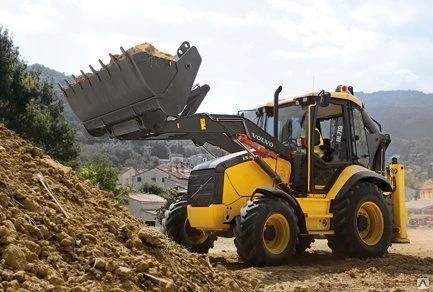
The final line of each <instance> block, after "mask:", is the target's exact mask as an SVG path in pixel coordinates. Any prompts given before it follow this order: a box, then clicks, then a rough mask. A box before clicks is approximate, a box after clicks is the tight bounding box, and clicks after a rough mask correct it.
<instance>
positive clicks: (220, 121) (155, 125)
mask: <svg viewBox="0 0 433 292" xmlns="http://www.w3.org/2000/svg"><path fill="white" fill-rule="evenodd" d="M121 50H122V53H123V56H124V57H123V58H116V57H113V55H111V56H112V62H111V63H110V64H108V65H105V64H104V63H102V62H101V66H102V68H101V70H99V71H96V70H94V69H93V67H90V68H91V70H92V72H93V74H88V75H85V74H84V73H83V76H84V78H77V79H76V82H75V83H74V84H70V83H68V84H67V87H65V88H64V87H61V88H62V90H63V92H64V94H65V96H66V98H67V100H68V102H69V103H70V105H71V107H72V109H73V111H74V112H75V114H76V115H77V116H78V118H79V119H80V120H81V121H82V122H83V124H84V126H85V128H86V129H87V131H88V132H89V133H90V134H91V135H93V136H97V137H99V136H104V135H106V136H109V137H111V138H117V139H120V140H155V139H157V140H161V139H162V140H191V141H193V142H194V143H195V145H197V146H202V145H204V144H206V143H209V144H212V145H215V146H217V147H220V148H222V149H224V150H225V151H227V152H228V153H229V154H228V155H226V156H223V157H219V158H216V159H214V160H211V161H208V162H205V163H202V164H200V165H198V166H196V167H195V168H194V169H193V170H192V172H191V175H190V177H189V182H188V190H187V199H186V200H185V201H179V202H176V203H174V204H172V205H171V206H170V207H169V209H168V210H167V211H166V213H165V218H164V220H163V227H164V230H165V233H166V234H167V236H168V237H170V238H171V239H173V240H174V241H175V242H177V243H179V244H181V245H183V246H185V247H186V248H187V249H188V250H190V251H191V252H196V253H207V252H208V250H209V249H210V248H211V247H213V244H214V241H215V240H216V239H217V237H218V236H222V237H234V238H235V239H234V242H235V245H236V248H237V252H238V254H239V256H240V258H241V259H242V260H243V261H244V262H245V263H247V264H248V265H253V266H266V265H280V264H285V263H289V262H290V258H291V256H292V255H294V254H296V253H298V254H300V253H303V252H304V251H305V250H306V249H308V248H309V247H310V244H311V243H312V242H313V241H314V240H315V238H319V237H320V238H327V240H328V244H329V247H330V248H331V250H332V252H333V253H334V254H335V255H336V256H338V257H343V258H345V257H357V258H370V257H381V256H383V255H384V254H386V253H387V252H388V248H389V247H390V245H391V243H393V242H394V243H408V242H409V239H408V236H407V232H406V221H407V215H406V209H405V186H404V167H403V165H401V164H399V163H398V161H397V160H396V159H395V158H393V159H392V162H391V163H390V164H389V165H388V166H386V165H385V160H386V158H385V151H386V149H387V147H388V145H389V143H390V141H391V139H390V136H389V135H387V134H383V133H382V129H381V125H380V124H379V123H378V122H376V121H375V120H374V119H373V118H372V117H370V115H369V114H368V113H367V111H366V109H365V108H364V106H363V104H362V103H361V101H360V100H359V99H358V98H356V97H355V96H354V93H353V88H352V87H350V86H349V87H347V86H339V87H338V88H337V90H335V92H326V91H324V90H322V91H320V92H313V93H308V94H305V95H302V96H299V97H295V98H291V99H285V100H280V99H279V94H280V92H281V87H279V88H278V89H277V90H276V91H275V94H274V100H273V102H269V103H268V104H266V105H264V106H261V107H258V108H257V109H254V110H246V111H240V112H239V113H238V114H237V115H220V114H206V113H196V111H197V109H198V107H199V105H200V103H201V102H202V100H203V99H204V97H205V96H206V94H207V93H208V91H209V89H210V87H209V86H208V85H202V86H199V85H195V86H193V84H194V80H195V77H196V75H197V72H198V69H199V66H200V64H201V57H200V55H199V53H198V50H197V48H195V47H192V46H190V44H189V43H188V42H184V43H183V44H182V45H181V46H180V47H179V49H178V50H177V54H176V56H175V57H174V60H167V59H162V58H159V57H157V56H153V55H151V54H148V53H146V52H138V53H135V54H129V53H128V52H127V51H125V50H123V48H121ZM227 102H229V101H227Z"/></svg>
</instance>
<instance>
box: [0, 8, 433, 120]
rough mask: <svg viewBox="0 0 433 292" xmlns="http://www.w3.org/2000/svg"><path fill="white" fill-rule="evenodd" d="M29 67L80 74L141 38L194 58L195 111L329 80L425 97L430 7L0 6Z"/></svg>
mask: <svg viewBox="0 0 433 292" xmlns="http://www.w3.org/2000/svg"><path fill="white" fill-rule="evenodd" d="M0 3H1V5H0V25H3V26H4V27H5V28H7V29H8V30H9V31H10V33H11V35H12V37H13V40H14V43H15V44H16V45H17V46H18V47H19V49H20V53H21V55H22V57H23V59H24V60H26V61H27V62H28V63H29V64H32V63H40V64H43V65H45V66H48V67H50V68H53V69H55V70H57V71H60V72H65V73H67V74H75V75H79V71H80V69H83V70H85V71H88V68H89V67H88V65H89V64H92V65H93V66H94V67H95V68H98V62H97V60H98V59H100V58H101V59H102V60H104V61H106V62H108V60H109V57H108V53H110V52H111V53H113V54H114V53H120V50H119V47H120V46H123V47H124V48H125V49H127V48H129V47H131V46H134V45H136V44H139V43H143V42H146V41H147V42H150V43H152V44H153V45H155V46H156V47H157V48H158V49H160V50H162V51H166V52H168V53H171V54H175V52H176V50H177V48H178V47H179V45H180V44H181V43H182V42H183V41H185V40H187V41H189V42H190V43H191V45H193V46H196V47H197V48H198V50H199V52H200V55H201V56H202V59H203V61H202V65H201V68H200V70H199V74H198V76H197V78H196V81H195V82H196V83H199V84H209V85H210V87H211V90H210V92H209V94H208V96H207V97H206V99H205V101H204V102H203V104H202V106H201V108H200V111H202V112H212V113H233V112H235V111H237V110H240V109H248V108H253V107H256V106H259V105H261V104H263V103H265V102H266V101H269V100H272V97H273V92H274V91H275V89H276V88H277V87H278V85H282V86H283V92H282V94H281V96H282V97H283V98H286V97H290V96H293V95H300V94H302V93H305V92H310V91H312V90H317V91H318V90H321V89H325V90H328V91H332V90H334V89H335V87H336V86H337V85H338V84H348V85H352V86H353V87H354V89H355V91H357V90H358V91H364V92H373V91H379V90H392V89H414V90H421V91H424V92H433V17H432V16H431V13H432V11H433V1H430V0H417V1H398V0H394V1H380V0H374V1H370V0H364V1H355V0H349V1H341V0H327V1H320V0H317V1H289V0H263V1H259V0H249V1H248V0H238V1H235V0H231V1H230V0H218V1H205V0H201V1H198V0H195V1H194V0H190V1H176V0H173V1H171V0H152V1H146V0H141V1H140V0H122V1H111V0H58V1H54V0H52V1H50V0H33V1H19V0H0Z"/></svg>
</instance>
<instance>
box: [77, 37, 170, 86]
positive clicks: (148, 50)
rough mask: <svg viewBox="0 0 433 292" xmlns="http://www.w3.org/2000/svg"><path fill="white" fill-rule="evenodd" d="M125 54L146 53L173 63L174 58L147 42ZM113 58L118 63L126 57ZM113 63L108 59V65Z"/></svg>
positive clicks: (83, 77) (78, 80) (81, 76)
mask: <svg viewBox="0 0 433 292" xmlns="http://www.w3.org/2000/svg"><path fill="white" fill-rule="evenodd" d="M126 52H127V53H128V54H129V55H130V56H132V55H134V54H137V53H141V52H145V53H148V54H150V55H152V56H154V57H158V58H161V59H165V60H168V61H174V57H173V56H172V55H170V54H167V53H164V52H161V51H159V50H158V49H156V48H155V47H154V46H153V45H152V44H150V43H147V42H145V43H142V44H140V45H136V46H134V47H132V48H129V49H128V50H126ZM114 57H115V58H116V59H117V60H119V61H120V60H123V59H125V58H126V56H125V55H124V54H120V55H114ZM113 63H114V61H113V60H112V59H110V63H109V64H110V65H111V64H113ZM86 75H87V77H90V76H92V75H93V74H92V73H86ZM84 79H86V77H85V76H84V75H79V76H78V77H77V79H76V81H77V82H80V81H83V80H84Z"/></svg>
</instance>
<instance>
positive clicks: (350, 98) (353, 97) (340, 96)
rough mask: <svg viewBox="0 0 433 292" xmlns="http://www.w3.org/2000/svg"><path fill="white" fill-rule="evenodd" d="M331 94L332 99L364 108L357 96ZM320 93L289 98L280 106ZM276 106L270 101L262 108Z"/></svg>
mask: <svg viewBox="0 0 433 292" xmlns="http://www.w3.org/2000/svg"><path fill="white" fill-rule="evenodd" d="M330 93H331V99H332V98H333V99H342V100H348V101H351V102H353V103H355V104H357V105H358V106H360V107H362V102H361V100H359V98H357V97H356V96H354V95H352V94H350V93H345V92H330ZM318 94H319V92H310V93H307V94H304V95H300V96H295V97H292V98H287V99H283V100H280V102H279V105H280V106H281V105H285V104H288V103H292V102H295V100H297V99H300V98H303V97H307V96H318ZM273 106H274V102H273V101H270V102H268V103H266V104H265V105H263V106H262V107H273Z"/></svg>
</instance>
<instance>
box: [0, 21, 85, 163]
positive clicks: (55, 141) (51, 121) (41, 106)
mask: <svg viewBox="0 0 433 292" xmlns="http://www.w3.org/2000/svg"><path fill="white" fill-rule="evenodd" d="M0 122H2V123H3V124H5V126H6V127H7V128H9V129H11V130H13V131H15V132H16V133H17V134H19V135H20V136H22V137H23V138H25V139H27V140H29V141H30V142H32V143H33V144H35V145H36V146H38V147H40V148H42V149H43V150H44V151H45V152H46V153H47V154H48V155H50V156H52V157H53V158H55V159H58V160H59V161H61V162H63V163H66V164H72V163H73V161H75V160H76V158H77V157H78V154H79V146H78V143H77V140H76V132H75V130H73V129H72V128H71V127H70V126H69V125H68V123H67V122H66V121H65V118H64V116H63V105H62V103H61V102H60V100H59V99H58V97H57V96H56V94H55V92H54V90H53V85H52V84H51V83H48V82H47V81H42V80H41V79H40V74H39V73H38V72H31V71H30V70H28V69H27V65H26V64H25V62H23V61H22V60H21V59H20V55H19V51H18V48H17V47H15V46H14V44H13V41H12V39H11V37H10V36H9V33H8V31H7V30H5V29H3V27H1V26H0Z"/></svg>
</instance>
